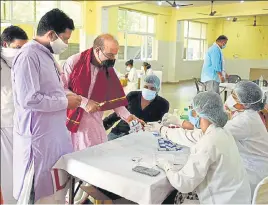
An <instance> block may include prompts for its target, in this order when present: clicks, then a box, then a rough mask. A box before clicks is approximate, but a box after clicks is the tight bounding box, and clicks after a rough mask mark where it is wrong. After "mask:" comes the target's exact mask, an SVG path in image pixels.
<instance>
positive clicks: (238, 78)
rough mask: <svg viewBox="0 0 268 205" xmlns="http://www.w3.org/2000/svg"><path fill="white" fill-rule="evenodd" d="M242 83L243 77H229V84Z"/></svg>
mask: <svg viewBox="0 0 268 205" xmlns="http://www.w3.org/2000/svg"><path fill="white" fill-rule="evenodd" d="M240 81H241V77H240V76H238V75H229V77H228V83H238V82H240Z"/></svg>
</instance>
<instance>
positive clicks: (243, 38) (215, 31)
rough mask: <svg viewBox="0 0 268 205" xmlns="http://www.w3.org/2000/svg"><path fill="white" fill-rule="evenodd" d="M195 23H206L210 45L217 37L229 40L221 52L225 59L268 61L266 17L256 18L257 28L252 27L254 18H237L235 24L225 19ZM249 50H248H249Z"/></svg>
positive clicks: (204, 20)
mask: <svg viewBox="0 0 268 205" xmlns="http://www.w3.org/2000/svg"><path fill="white" fill-rule="evenodd" d="M195 21H197V22H203V23H207V41H208V45H209V46H210V45H212V44H213V43H214V42H215V40H216V38H217V37H218V36H219V35H226V36H227V37H228V39H229V41H228V44H227V47H226V48H225V49H224V50H223V53H224V57H225V58H227V59H234V58H238V59H249V60H253V59H255V60H257V59H268V26H261V25H268V15H262V16H257V25H260V26H257V27H253V26H248V25H252V24H253V21H254V16H249V17H238V21H237V22H232V21H231V20H229V21H228V20H227V19H226V18H217V19H199V20H198V19H197V20H195ZM249 48H250V49H249Z"/></svg>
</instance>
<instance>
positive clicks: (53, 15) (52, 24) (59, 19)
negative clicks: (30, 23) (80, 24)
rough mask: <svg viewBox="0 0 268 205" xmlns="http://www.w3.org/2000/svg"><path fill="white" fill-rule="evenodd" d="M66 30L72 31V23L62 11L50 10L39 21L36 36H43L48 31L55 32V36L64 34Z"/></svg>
mask: <svg viewBox="0 0 268 205" xmlns="http://www.w3.org/2000/svg"><path fill="white" fill-rule="evenodd" d="M66 29H71V30H74V22H73V20H72V19H71V18H69V17H68V16H67V15H66V14H65V13H64V12H63V11H61V10H59V9H52V10H51V11H49V12H47V13H46V14H45V15H44V16H43V17H42V18H41V19H40V21H39V23H38V26H37V35H38V36H43V35H44V34H45V33H47V32H48V31H51V30H53V31H55V32H56V33H57V34H60V33H64V32H65V30H66Z"/></svg>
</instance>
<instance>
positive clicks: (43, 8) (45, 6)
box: [36, 1, 57, 22]
mask: <svg viewBox="0 0 268 205" xmlns="http://www.w3.org/2000/svg"><path fill="white" fill-rule="evenodd" d="M54 8H57V2H56V1H36V21H37V22H38V21H40V19H41V17H42V16H44V15H45V13H46V12H48V11H50V10H52V9H54Z"/></svg>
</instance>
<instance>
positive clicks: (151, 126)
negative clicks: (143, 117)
mask: <svg viewBox="0 0 268 205" xmlns="http://www.w3.org/2000/svg"><path fill="white" fill-rule="evenodd" d="M161 127H163V125H162V124H160V123H159V122H148V123H147V124H146V125H145V127H144V129H145V130H146V131H149V132H158V133H160V128H161Z"/></svg>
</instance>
